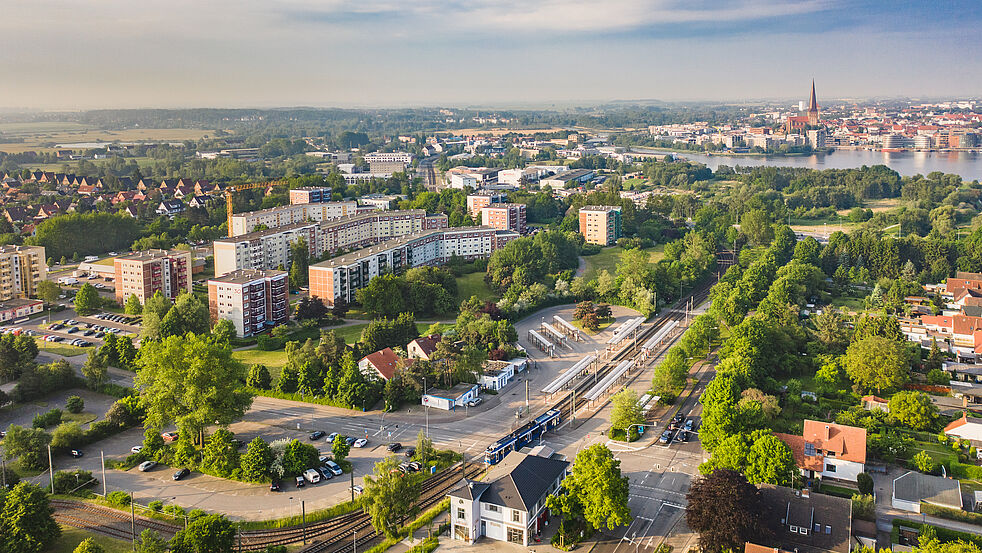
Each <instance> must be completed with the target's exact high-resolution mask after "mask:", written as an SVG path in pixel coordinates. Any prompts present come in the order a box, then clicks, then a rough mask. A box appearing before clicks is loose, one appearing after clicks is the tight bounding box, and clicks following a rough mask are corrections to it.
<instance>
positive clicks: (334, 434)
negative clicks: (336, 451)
mask: <svg viewBox="0 0 982 553" xmlns="http://www.w3.org/2000/svg"><path fill="white" fill-rule="evenodd" d="M340 434H341V433H340V432H331V433H330V434H329V435H328V436H327V440H325V441H326V442H327V443H329V444H333V443H334V438H337V437H338V436H339V435H340ZM321 436H323V434H321Z"/></svg>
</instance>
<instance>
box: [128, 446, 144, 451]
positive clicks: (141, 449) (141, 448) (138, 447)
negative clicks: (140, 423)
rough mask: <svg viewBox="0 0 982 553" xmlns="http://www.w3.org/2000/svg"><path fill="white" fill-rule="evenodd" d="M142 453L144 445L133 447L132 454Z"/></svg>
mask: <svg viewBox="0 0 982 553" xmlns="http://www.w3.org/2000/svg"><path fill="white" fill-rule="evenodd" d="M141 451H143V446H142V445H135V446H133V447H131V448H130V453H139V452H141Z"/></svg>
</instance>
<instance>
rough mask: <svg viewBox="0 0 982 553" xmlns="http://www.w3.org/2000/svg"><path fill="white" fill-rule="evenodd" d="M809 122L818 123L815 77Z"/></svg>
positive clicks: (809, 108)
mask: <svg viewBox="0 0 982 553" xmlns="http://www.w3.org/2000/svg"><path fill="white" fill-rule="evenodd" d="M808 124H809V125H817V124H818V100H816V99H815V79H812V97H811V100H809V101H808Z"/></svg>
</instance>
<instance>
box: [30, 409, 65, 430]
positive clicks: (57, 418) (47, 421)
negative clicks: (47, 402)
mask: <svg viewBox="0 0 982 553" xmlns="http://www.w3.org/2000/svg"><path fill="white" fill-rule="evenodd" d="M60 422H61V409H52V410H50V411H48V412H47V413H38V414H37V415H34V420H33V421H32V422H31V426H33V427H34V428H47V427H49V426H54V425H56V424H58V423H60Z"/></svg>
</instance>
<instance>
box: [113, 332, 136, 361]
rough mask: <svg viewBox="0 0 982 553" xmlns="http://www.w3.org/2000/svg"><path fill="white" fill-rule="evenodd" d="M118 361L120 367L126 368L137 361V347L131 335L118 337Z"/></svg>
mask: <svg viewBox="0 0 982 553" xmlns="http://www.w3.org/2000/svg"><path fill="white" fill-rule="evenodd" d="M107 343H108V342H107ZM116 361H117V362H118V363H119V366H120V367H122V368H126V369H129V368H132V367H133V365H134V364H135V363H136V347H135V346H134V345H133V339H132V338H130V337H129V336H120V337H119V338H116Z"/></svg>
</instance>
